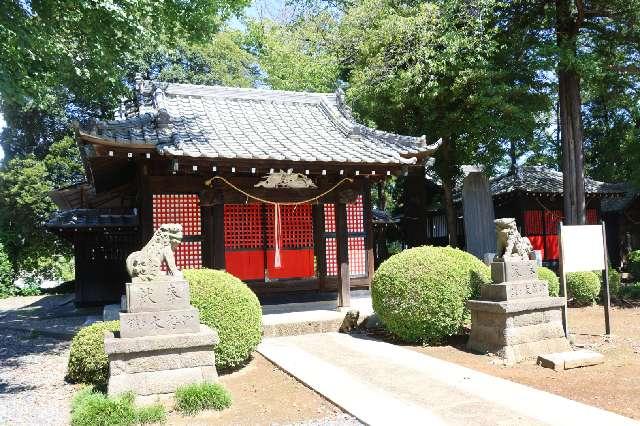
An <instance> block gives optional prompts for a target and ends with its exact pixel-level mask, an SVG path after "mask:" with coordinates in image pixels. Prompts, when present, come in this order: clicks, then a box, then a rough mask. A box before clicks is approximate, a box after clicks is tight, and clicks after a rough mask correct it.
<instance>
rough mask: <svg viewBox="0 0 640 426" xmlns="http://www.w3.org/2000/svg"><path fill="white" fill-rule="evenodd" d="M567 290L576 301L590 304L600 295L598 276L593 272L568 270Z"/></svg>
mask: <svg viewBox="0 0 640 426" xmlns="http://www.w3.org/2000/svg"><path fill="white" fill-rule="evenodd" d="M567 292H568V293H569V295H570V296H571V297H573V299H574V301H575V302H576V303H578V304H580V305H592V304H593V303H594V302H595V301H596V300H598V296H599V295H600V277H599V276H598V275H597V274H596V273H594V272H570V273H568V274H567Z"/></svg>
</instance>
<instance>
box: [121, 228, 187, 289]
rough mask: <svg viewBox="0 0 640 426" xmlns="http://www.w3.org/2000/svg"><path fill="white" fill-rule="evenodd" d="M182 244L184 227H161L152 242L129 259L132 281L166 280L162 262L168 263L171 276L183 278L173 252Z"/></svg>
mask: <svg viewBox="0 0 640 426" xmlns="http://www.w3.org/2000/svg"><path fill="white" fill-rule="evenodd" d="M180 242H182V225H179V224H175V223H167V224H163V225H160V228H158V229H157V230H156V232H155V233H154V234H153V237H151V240H149V242H148V243H147V245H145V246H144V247H143V248H142V250H140V251H134V252H133V253H131V254H130V255H129V256H128V257H127V271H128V272H129V275H130V276H131V281H154V280H165V279H167V278H168V276H167V274H165V273H164V271H162V262H163V261H164V262H166V263H167V268H168V269H169V274H170V276H172V277H173V278H181V277H182V272H180V270H179V269H178V267H177V266H176V260H175V257H174V255H173V251H174V250H175V249H176V247H178V245H179V244H180Z"/></svg>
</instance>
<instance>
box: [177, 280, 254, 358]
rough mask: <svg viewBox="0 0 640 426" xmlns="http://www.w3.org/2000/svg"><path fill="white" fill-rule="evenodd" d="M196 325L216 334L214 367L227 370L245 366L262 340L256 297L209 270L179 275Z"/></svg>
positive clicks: (232, 281) (233, 282) (248, 290)
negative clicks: (195, 314) (186, 287)
mask: <svg viewBox="0 0 640 426" xmlns="http://www.w3.org/2000/svg"><path fill="white" fill-rule="evenodd" d="M182 272H183V274H184V276H185V278H186V279H187V281H188V282H189V287H190V294H191V304H192V305H193V306H195V307H196V308H198V311H200V322H202V323H204V324H206V325H208V326H210V327H213V328H215V329H217V330H218V335H219V336H220V343H219V344H218V345H217V346H216V348H215V353H216V367H218V368H219V369H221V370H229V369H233V368H236V367H239V366H241V365H243V364H245V363H246V361H247V360H248V359H249V357H250V356H251V353H252V352H253V351H254V349H255V348H256V346H258V343H260V340H261V339H262V309H261V308H260V302H259V301H258V298H257V297H256V295H255V294H254V293H253V291H251V289H250V288H249V287H247V285H246V284H245V283H243V282H242V281H240V280H239V279H238V278H236V277H234V276H233V275H231V274H229V273H226V272H223V271H216V270H213V269H189V270H185V271H182Z"/></svg>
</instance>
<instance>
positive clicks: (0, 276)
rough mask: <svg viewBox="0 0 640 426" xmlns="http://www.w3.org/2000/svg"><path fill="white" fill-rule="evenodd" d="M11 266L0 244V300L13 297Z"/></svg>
mask: <svg viewBox="0 0 640 426" xmlns="http://www.w3.org/2000/svg"><path fill="white" fill-rule="evenodd" d="M13 278H14V272H13V266H12V265H11V261H9V256H8V255H7V252H6V251H5V250H4V246H3V245H2V243H0V299H2V298H4V297H9V296H12V295H13V293H12V292H13Z"/></svg>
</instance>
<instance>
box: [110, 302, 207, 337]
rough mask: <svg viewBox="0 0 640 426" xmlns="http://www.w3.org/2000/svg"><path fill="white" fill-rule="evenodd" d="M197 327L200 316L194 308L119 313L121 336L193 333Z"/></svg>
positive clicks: (198, 326)
mask: <svg viewBox="0 0 640 426" xmlns="http://www.w3.org/2000/svg"><path fill="white" fill-rule="evenodd" d="M199 328H200V317H199V315H198V310H197V309H195V308H189V309H179V310H172V311H161V312H137V313H124V312H122V313H120V335H121V336H122V337H139V336H153V335H161V334H176V333H194V332H197V331H198V330H199Z"/></svg>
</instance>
